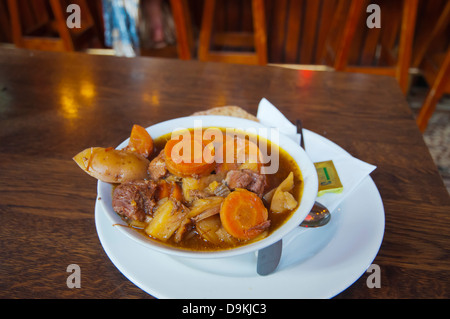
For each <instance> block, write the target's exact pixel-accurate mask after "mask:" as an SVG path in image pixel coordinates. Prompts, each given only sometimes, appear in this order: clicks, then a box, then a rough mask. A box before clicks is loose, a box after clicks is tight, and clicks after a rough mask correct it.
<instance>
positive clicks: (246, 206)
mask: <svg viewBox="0 0 450 319" xmlns="http://www.w3.org/2000/svg"><path fill="white" fill-rule="evenodd" d="M220 220H221V222H222V225H223V227H224V228H225V230H226V231H227V232H228V233H229V234H230V235H231V236H233V237H235V238H238V239H242V240H248V239H252V238H254V237H256V236H257V235H259V234H260V233H262V232H263V231H264V230H265V229H266V228H267V227H269V225H270V221H269V220H268V212H267V209H266V207H265V206H264V204H263V202H262V200H261V198H259V197H258V195H256V194H255V193H253V192H250V191H248V190H246V189H237V190H235V191H234V192H232V193H231V194H229V195H228V196H227V197H226V198H225V199H224V201H223V203H222V207H221V208H220Z"/></svg>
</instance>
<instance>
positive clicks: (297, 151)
mask: <svg viewBox="0 0 450 319" xmlns="http://www.w3.org/2000/svg"><path fill="white" fill-rule="evenodd" d="M190 123H192V124H190ZM198 124H200V126H202V127H203V128H208V127H219V128H227V127H229V128H233V129H237V130H241V131H244V132H249V133H252V134H255V132H254V131H253V129H256V130H257V129H265V130H267V132H269V131H270V134H278V136H279V141H278V143H275V144H276V145H278V146H279V147H281V148H282V149H283V150H284V151H286V152H287V153H288V154H289V155H290V156H291V157H292V158H293V159H294V160H295V162H296V163H297V165H298V166H299V168H300V171H301V173H302V177H303V182H304V187H303V194H302V198H301V201H300V205H299V206H298V207H297V209H296V211H295V212H293V213H292V215H291V217H289V219H288V220H287V221H286V222H285V223H284V224H282V225H281V226H280V227H279V228H277V229H276V230H275V231H274V232H272V233H271V234H270V235H269V236H267V237H266V238H263V239H261V240H258V241H256V242H253V243H249V244H245V245H242V246H238V247H234V248H230V249H223V250H217V251H194V250H188V249H182V248H176V247H173V246H170V245H167V244H163V243H160V242H158V241H156V240H153V239H151V238H149V237H147V236H145V235H143V234H141V233H140V232H138V231H136V230H133V229H131V228H130V227H123V226H119V227H115V228H116V229H117V230H118V231H120V232H121V233H123V234H125V235H126V236H127V237H128V238H130V239H132V240H133V241H135V242H136V243H138V244H141V245H144V246H145V247H147V248H149V249H152V250H155V251H158V252H161V253H164V254H168V255H172V256H178V257H188V258H222V257H232V256H237V255H242V254H246V253H251V252H256V251H258V250H260V249H262V248H265V247H267V246H270V245H271V244H273V243H275V242H277V241H279V240H280V239H282V238H283V237H284V236H286V235H287V234H288V233H289V232H290V231H292V230H293V229H294V228H296V227H299V224H300V223H301V222H302V221H303V220H304V219H305V217H306V216H307V214H308V213H309V211H310V210H311V208H312V207H313V205H314V202H315V200H316V197H317V191H318V177H317V172H316V169H315V166H314V164H313V162H312V161H311V159H310V158H309V156H308V155H307V154H306V152H305V151H304V150H303V149H302V148H301V147H300V145H298V144H297V143H296V142H294V141H293V140H292V139H291V138H289V137H288V136H286V135H284V134H283V133H281V132H279V131H278V130H276V129H275V128H269V127H267V126H265V125H263V124H261V123H259V122H256V121H251V120H247V119H242V118H236V117H231V116H222V115H202V116H188V117H180V118H175V119H170V120H167V121H163V122H159V123H157V124H154V125H151V126H149V127H147V128H146V130H147V131H148V132H149V133H150V135H151V136H152V137H154V136H155V138H157V137H159V136H162V135H164V134H167V133H170V132H173V131H175V130H178V129H182V128H195V127H199V125H198ZM174 129H175V130H174ZM274 130H275V131H274ZM263 131H264V130H263ZM260 136H261V137H263V138H267V139H269V140H270V138H269V136H264V135H260ZM128 141H129V138H127V139H126V140H124V141H123V142H122V143H121V144H119V145H118V146H117V149H122V148H123V147H125V146H126V145H127V144H128ZM112 187H113V185H112V184H110V183H106V182H102V181H98V182H97V197H98V199H99V201H100V203H101V206H102V208H103V211H104V212H105V214H106V215H107V217H108V219H109V221H110V222H111V223H112V225H113V226H115V225H117V226H118V225H124V221H123V220H122V219H121V218H120V216H119V215H118V214H117V213H116V212H115V211H114V210H113V208H112Z"/></svg>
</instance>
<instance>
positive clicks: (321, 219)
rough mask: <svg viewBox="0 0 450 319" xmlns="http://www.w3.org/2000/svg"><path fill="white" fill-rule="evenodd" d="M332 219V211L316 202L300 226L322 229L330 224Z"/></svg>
mask: <svg viewBox="0 0 450 319" xmlns="http://www.w3.org/2000/svg"><path fill="white" fill-rule="evenodd" d="M330 219H331V214H330V211H329V210H328V209H327V208H326V207H325V206H323V205H322V204H321V203H318V202H315V203H314V206H313V208H312V209H311V211H310V212H309V214H308V216H306V218H305V220H304V221H303V222H302V223H301V224H300V226H301V227H311V228H314V227H321V226H325V225H326V224H328V222H329V221H330Z"/></svg>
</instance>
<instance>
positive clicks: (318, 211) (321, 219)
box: [296, 120, 331, 227]
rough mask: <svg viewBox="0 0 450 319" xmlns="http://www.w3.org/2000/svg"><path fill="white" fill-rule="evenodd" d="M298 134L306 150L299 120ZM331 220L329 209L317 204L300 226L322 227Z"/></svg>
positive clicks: (301, 144)
mask: <svg viewBox="0 0 450 319" xmlns="http://www.w3.org/2000/svg"><path fill="white" fill-rule="evenodd" d="M296 124H297V133H299V134H300V136H301V137H300V146H301V147H302V148H303V149H304V150H306V149H305V140H304V139H303V126H302V121H300V120H297V123H296ZM330 219H331V214H330V211H329V210H328V208H326V207H325V206H323V205H322V204H320V203H318V202H315V203H314V206H313V208H312V209H311V211H310V212H309V214H308V216H306V218H305V220H304V221H303V222H302V223H301V224H300V226H301V227H321V226H324V225H326V224H328V222H329V221H330Z"/></svg>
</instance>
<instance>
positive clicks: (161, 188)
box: [156, 179, 183, 201]
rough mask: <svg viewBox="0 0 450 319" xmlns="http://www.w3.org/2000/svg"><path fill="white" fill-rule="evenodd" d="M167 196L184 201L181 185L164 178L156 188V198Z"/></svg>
mask: <svg viewBox="0 0 450 319" xmlns="http://www.w3.org/2000/svg"><path fill="white" fill-rule="evenodd" d="M165 197H170V198H174V199H176V200H178V201H182V200H183V194H182V192H181V187H180V186H179V185H178V184H177V183H176V182H168V181H166V180H164V179H161V180H159V181H158V187H157V190H156V199H157V200H160V199H163V198H165Z"/></svg>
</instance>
